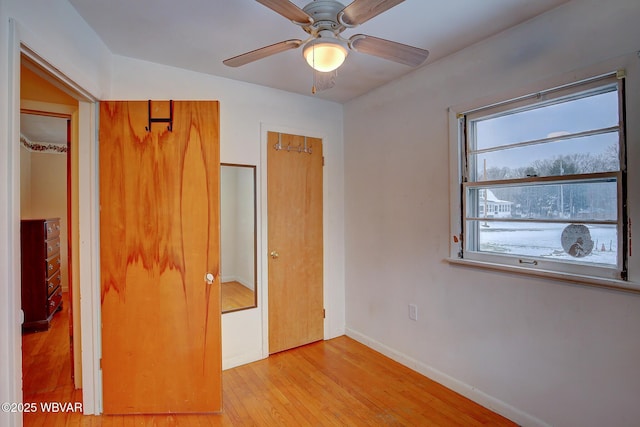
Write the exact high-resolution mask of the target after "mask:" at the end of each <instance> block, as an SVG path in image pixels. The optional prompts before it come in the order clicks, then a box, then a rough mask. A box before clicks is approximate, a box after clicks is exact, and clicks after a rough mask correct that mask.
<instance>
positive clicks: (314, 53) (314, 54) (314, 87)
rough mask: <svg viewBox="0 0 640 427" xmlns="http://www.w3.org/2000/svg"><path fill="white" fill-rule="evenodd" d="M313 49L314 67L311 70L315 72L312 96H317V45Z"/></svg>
mask: <svg viewBox="0 0 640 427" xmlns="http://www.w3.org/2000/svg"><path fill="white" fill-rule="evenodd" d="M311 49H313V52H312V55H313V66H312V67H311V69H312V70H313V85H312V86H311V94H312V95H315V94H316V45H315V44H314V45H313V46H311Z"/></svg>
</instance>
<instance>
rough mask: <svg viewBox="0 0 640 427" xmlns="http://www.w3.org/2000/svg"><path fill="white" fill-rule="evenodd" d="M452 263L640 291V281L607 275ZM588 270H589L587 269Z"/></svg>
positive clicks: (468, 261) (457, 260) (470, 261)
mask: <svg viewBox="0 0 640 427" xmlns="http://www.w3.org/2000/svg"><path fill="white" fill-rule="evenodd" d="M445 261H447V262H448V263H450V264H457V265H461V266H466V267H476V268H483V269H486V270H494V271H503V272H508V273H516V274H524V275H527V276H536V277H543V278H546V279H552V280H560V281H563V282H570V283H574V284H577V285H590V286H597V287H601V288H609V289H615V290H619V291H627V292H635V293H640V283H635V282H630V281H625V280H619V279H614V278H606V277H595V276H588V275H584V274H574V273H565V272H561V271H550V270H543V269H535V268H527V267H518V266H515V265H508V264H502V263H497V262H487V261H481V260H475V259H468V258H465V259H461V258H457V257H456V258H450V259H446V260H445ZM587 272H588V271H587Z"/></svg>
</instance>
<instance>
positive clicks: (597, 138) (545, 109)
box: [458, 73, 628, 280]
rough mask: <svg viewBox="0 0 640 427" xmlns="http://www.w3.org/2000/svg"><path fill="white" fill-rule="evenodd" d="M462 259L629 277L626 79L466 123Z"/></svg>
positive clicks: (479, 113)
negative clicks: (625, 117)
mask: <svg viewBox="0 0 640 427" xmlns="http://www.w3.org/2000/svg"><path fill="white" fill-rule="evenodd" d="M458 125H459V130H460V132H459V133H460V153H461V156H460V161H461V173H462V176H461V177H460V179H461V182H462V185H461V187H460V188H461V201H462V212H461V224H462V230H461V231H462V232H461V234H460V236H461V250H460V252H459V254H458V256H459V257H460V258H463V259H467V260H473V261H482V262H487V263H494V264H500V265H507V266H518V267H526V268H528V269H540V270H545V271H551V272H553V271H556V272H560V273H569V274H577V275H588V276H593V277H602V278H612V279H619V280H620V279H621V280H626V279H627V277H626V276H627V271H626V263H627V259H626V253H627V233H628V230H627V223H626V222H627V213H626V209H627V207H626V171H625V163H626V162H625V133H624V78H623V77H621V73H614V74H610V75H606V76H600V77H597V78H593V79H589V80H587V81H582V82H577V83H574V84H571V85H567V86H563V87H560V88H554V89H549V90H546V91H543V92H539V93H535V94H532V95H529V96H525V97H521V98H518V99H515V100H509V101H505V102H501V103H498V104H494V105H491V106H487V107H483V108H479V109H476V110H473V111H468V112H466V113H464V114H459V115H458Z"/></svg>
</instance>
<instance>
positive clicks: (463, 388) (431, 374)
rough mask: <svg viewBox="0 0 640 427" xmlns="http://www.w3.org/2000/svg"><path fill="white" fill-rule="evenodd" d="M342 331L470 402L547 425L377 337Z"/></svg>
mask: <svg viewBox="0 0 640 427" xmlns="http://www.w3.org/2000/svg"><path fill="white" fill-rule="evenodd" d="M346 335H347V336H348V337H349V338H352V339H354V340H356V341H358V342H360V343H362V344H364V345H366V346H367V347H370V348H372V349H374V350H376V351H378V352H380V353H382V354H384V355H385V356H387V357H389V358H390V359H393V360H395V361H396V362H398V363H400V364H401V365H404V366H406V367H407V368H409V369H412V370H414V371H416V372H418V373H420V374H422V375H424V376H425V377H427V378H429V379H431V380H433V381H435V382H437V383H439V384H442V385H443V386H445V387H447V388H448V389H451V390H453V391H455V392H456V393H459V394H461V395H463V396H464V397H466V398H468V399H471V400H473V401H474V402H476V403H478V404H480V405H482V406H484V407H485V408H488V409H490V410H492V411H494V412H496V413H498V414H500V415H502V416H504V417H506V418H508V419H510V420H511V421H514V422H516V423H518V424H519V425H522V426H532V427H550V424H547V423H545V422H544V421H542V420H540V419H538V418H536V417H534V416H533V415H531V414H528V413H526V412H524V411H521V410H519V409H518V408H515V407H513V406H511V405H509V404H508V403H506V402H504V401H502V400H500V399H498V398H496V397H494V396H491V395H490V394H488V393H485V392H484V391H482V390H479V389H477V388H475V387H474V386H472V385H471V384H467V383H465V382H464V381H461V380H459V379H457V378H454V377H452V376H449V375H447V374H445V373H444V372H442V371H439V370H438V369H436V368H434V367H433V366H430V365H427V364H425V363H422V362H420V361H419V360H416V359H414V358H412V357H410V356H408V355H406V354H404V353H401V352H399V351H397V350H394V349H393V348H391V347H389V346H387V345H385V344H383V343H381V342H379V341H376V340H374V339H373V338H371V337H369V336H367V335H364V334H362V333H360V332H358V331H356V330H353V329H350V328H347V330H346Z"/></svg>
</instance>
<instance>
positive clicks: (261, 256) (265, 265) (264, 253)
mask: <svg viewBox="0 0 640 427" xmlns="http://www.w3.org/2000/svg"><path fill="white" fill-rule="evenodd" d="M269 132H277V133H286V134H291V135H304V136H308V137H311V138H319V139H321V140H322V145H323V155H324V156H325V158H326V151H325V150H326V147H325V144H326V143H327V141H328V137H327V134H326V133H325V132H323V131H321V130H317V129H305V128H297V127H292V126H284V125H278V124H272V123H265V122H261V123H260V223H261V227H260V230H261V233H260V242H261V244H260V246H259V248H258V262H259V263H260V283H262V286H261V287H260V290H259V293H260V304H261V306H262V358H267V357H269V256H268V252H269V248H268V245H269V240H268V237H269V230H268V228H269V226H268V220H269V217H268V200H267V149H268V147H267V142H268V133H269ZM323 167H324V161H323ZM328 188H329V184H328V183H327V174H326V173H325V170H323V173H322V239H323V242H324V244H323V245H322V255H323V256H322V259H323V261H322V263H323V264H322V272H323V274H322V288H323V293H322V299H323V301H322V303H323V306H324V307H325V309H326V316H325V318H324V331H323V335H324V339H325V340H326V339H329V337H330V336H331V335H330V331H329V328H328V325H329V323H328V320H329V315H330V312H331V310H330V309H329V306H330V305H331V304H330V299H329V298H327V292H326V289H327V286H326V281H327V277H331V276H330V271H329V264H328V263H327V257H328V254H327V246H328V245H327V243H326V242H327V241H328V240H327V239H328V238H329V233H328V228H329V227H328V224H327V218H328V217H329V214H328V212H327V200H329V196H328V193H327V190H328Z"/></svg>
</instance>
